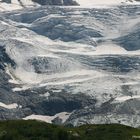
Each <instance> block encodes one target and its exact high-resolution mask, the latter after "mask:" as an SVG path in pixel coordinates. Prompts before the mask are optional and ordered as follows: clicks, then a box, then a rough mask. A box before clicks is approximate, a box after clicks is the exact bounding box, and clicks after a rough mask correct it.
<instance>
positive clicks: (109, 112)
mask: <svg viewBox="0 0 140 140" xmlns="http://www.w3.org/2000/svg"><path fill="white" fill-rule="evenodd" d="M139 10H140V6H139V5H117V6H112V7H106V8H103V7H100V8H99V7H95V8H94V7H93V8H81V7H60V6H40V7H35V8H26V9H22V10H18V11H12V12H0V119H1V120H7V119H38V120H44V121H46V122H50V123H56V124H65V125H67V124H72V125H74V126H79V125H82V124H87V123H89V124H90V123H91V124H98V123H99V124H104V123H121V124H126V125H130V126H133V127H139V126H140V115H139V113H140V109H139V106H140V102H139V100H140V92H139V86H140V78H139V77H140V76H139V75H140V46H139V40H140V38H139V29H140V24H139V22H140V17H139ZM130 44H132V45H130Z"/></svg>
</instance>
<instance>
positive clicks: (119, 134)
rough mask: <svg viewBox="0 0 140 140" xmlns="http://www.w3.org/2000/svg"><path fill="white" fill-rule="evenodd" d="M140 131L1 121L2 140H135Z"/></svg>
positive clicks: (92, 126) (105, 126)
mask: <svg viewBox="0 0 140 140" xmlns="http://www.w3.org/2000/svg"><path fill="white" fill-rule="evenodd" d="M134 139H140V129H135V128H131V127H128V126H123V125H117V124H112V125H84V126H81V127H76V128H73V127H63V126H57V125H52V124H47V123H44V122H38V121H24V120H20V121H1V122H0V140H134Z"/></svg>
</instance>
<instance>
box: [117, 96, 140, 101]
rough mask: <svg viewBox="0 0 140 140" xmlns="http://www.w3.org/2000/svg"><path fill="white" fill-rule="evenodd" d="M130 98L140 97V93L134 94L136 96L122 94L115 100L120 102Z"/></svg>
mask: <svg viewBox="0 0 140 140" xmlns="http://www.w3.org/2000/svg"><path fill="white" fill-rule="evenodd" d="M130 99H140V95H134V96H121V97H117V98H116V99H115V100H116V101H118V102H125V101H127V100H130Z"/></svg>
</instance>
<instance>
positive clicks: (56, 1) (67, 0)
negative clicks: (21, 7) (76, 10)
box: [33, 0, 77, 5]
mask: <svg viewBox="0 0 140 140" xmlns="http://www.w3.org/2000/svg"><path fill="white" fill-rule="evenodd" d="M33 1H34V2H37V3H39V4H41V5H77V2H76V1H73V0H33Z"/></svg>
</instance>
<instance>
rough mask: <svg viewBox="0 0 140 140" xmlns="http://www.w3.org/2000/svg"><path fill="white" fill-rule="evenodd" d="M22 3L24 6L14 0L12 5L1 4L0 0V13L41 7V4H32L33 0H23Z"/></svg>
mask: <svg viewBox="0 0 140 140" xmlns="http://www.w3.org/2000/svg"><path fill="white" fill-rule="evenodd" d="M21 2H22V4H23V5H21V4H20V2H19V1H18V0H12V2H11V3H5V2H1V0H0V11H12V10H19V9H22V8H24V7H35V6H39V4H37V3H35V2H32V0H21ZM23 6H24V7H23Z"/></svg>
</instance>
